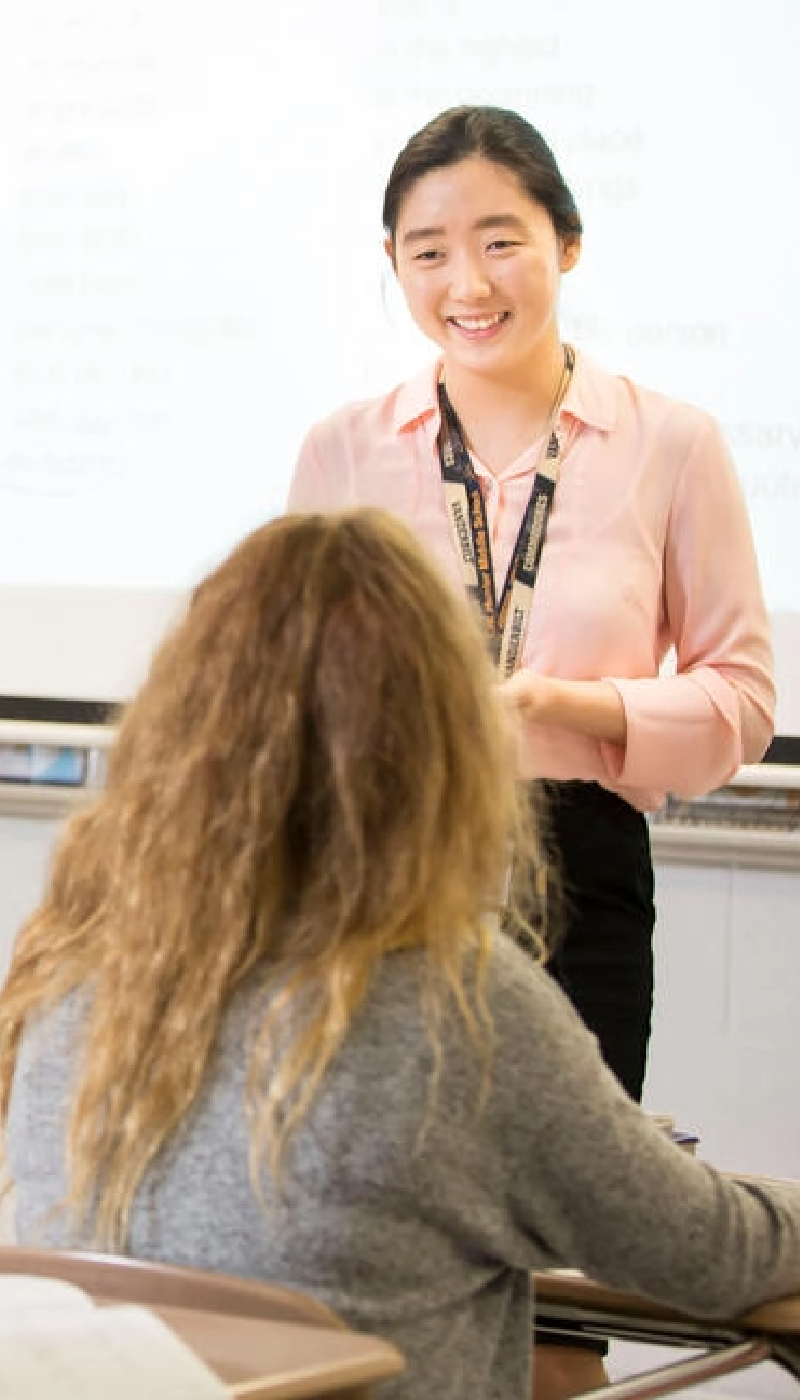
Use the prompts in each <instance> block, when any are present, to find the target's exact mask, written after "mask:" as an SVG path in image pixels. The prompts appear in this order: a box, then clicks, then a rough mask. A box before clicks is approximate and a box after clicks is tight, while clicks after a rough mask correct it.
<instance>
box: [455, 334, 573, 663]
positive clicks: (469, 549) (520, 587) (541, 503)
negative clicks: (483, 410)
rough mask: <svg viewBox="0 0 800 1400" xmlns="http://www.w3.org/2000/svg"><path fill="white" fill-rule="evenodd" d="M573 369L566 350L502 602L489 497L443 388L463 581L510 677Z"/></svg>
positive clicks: (532, 579) (538, 552)
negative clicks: (559, 420)
mask: <svg viewBox="0 0 800 1400" xmlns="http://www.w3.org/2000/svg"><path fill="white" fill-rule="evenodd" d="M574 366H575V352H574V350H573V349H572V346H571V345H565V346H564V368H563V370H562V373H561V378H560V380H559V384H558V389H557V391H556V396H555V399H554V400H553V405H552V408H551V409H550V413H549V415H548V424H547V431H546V434H545V445H544V450H543V452H542V455H541V457H540V459H539V462H538V463H537V466H536V472H535V475H534V478H533V487H532V489H531V494H530V499H529V501H528V504H527V506H526V508H525V513H524V515H523V517H522V523H521V524H520V527H519V533H518V535H517V540H516V544H515V545H514V552H513V554H512V556H511V561H510V563H509V566H508V572H507V574H506V579H505V583H504V585H503V591H502V594H501V596H500V601H499V603H498V600H497V595H496V591H495V586H494V569H493V566H492V550H491V544H490V539H489V522H488V520H487V517H486V505H485V502H484V499H483V493H482V491H481V488H480V483H479V481H478V477H477V475H476V472H475V468H474V467H473V465H472V459H471V457H470V455H469V451H468V449H467V446H466V443H465V442H464V435H463V433H462V431H461V425H460V423H459V421H458V418H457V417H456V413H455V409H454V408H453V405H452V404H451V402H450V400H449V398H448V397H447V390H446V388H445V386H444V384H443V383H441V382H440V384H439V407H440V410H441V416H442V427H441V430H440V433H439V440H438V448H439V462H440V465H441V469H442V481H443V483H444V490H445V500H446V504H447V513H448V515H449V517H450V523H451V526H452V529H453V539H454V542H455V545H456V550H457V553H458V556H459V558H460V559H461V564H462V572H463V577H464V582H465V584H466V586H467V589H468V591H469V592H470V593H471V594H472V596H473V597H474V598H475V600H476V602H477V604H478V606H479V608H480V611H481V614H482V616H483V619H484V622H485V624H486V629H487V631H488V633H489V637H490V639H491V646H492V654H493V656H494V660H495V664H496V665H497V668H498V670H499V671H500V674H501V675H502V676H503V677H506V676H511V675H513V673H514V671H515V670H516V668H517V666H518V665H519V660H520V656H521V653H522V645H523V642H524V640H525V633H526V631H527V626H528V618H529V616H530V610H531V604H532V602H533V590H534V587H535V584H536V578H537V575H538V572H539V563H540V561H541V557H542V549H543V548H544V540H545V534H546V533H547V522H548V520H549V518H550V511H551V509H552V506H553V498H554V496H555V490H556V481H557V480H558V469H559V466H560V462H561V457H562V447H561V440H560V438H559V436H558V433H557V432H556V427H555V423H556V419H557V417H558V412H559V409H560V408H561V404H562V403H563V400H564V395H565V394H566V392H567V388H568V387H569V382H570V379H571V378H572V371H573V368H574Z"/></svg>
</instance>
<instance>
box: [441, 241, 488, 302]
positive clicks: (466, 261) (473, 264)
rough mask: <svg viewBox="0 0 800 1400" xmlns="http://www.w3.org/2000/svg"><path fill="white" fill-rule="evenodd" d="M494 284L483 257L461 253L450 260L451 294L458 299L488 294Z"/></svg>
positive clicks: (463, 299)
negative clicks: (482, 260)
mask: <svg viewBox="0 0 800 1400" xmlns="http://www.w3.org/2000/svg"><path fill="white" fill-rule="evenodd" d="M491 290H492V284H491V281H490V280H489V277H488V275H487V272H486V268H485V267H484V266H483V263H482V262H481V259H480V258H479V257H476V256H475V255H474V254H471V253H466V252H464V253H461V254H459V255H458V256H457V257H453V258H451V260H450V295H451V296H452V297H453V298H454V299H456V300H458V301H467V300H469V299H470V298H471V297H485V296H488V295H489V293H490V292H491Z"/></svg>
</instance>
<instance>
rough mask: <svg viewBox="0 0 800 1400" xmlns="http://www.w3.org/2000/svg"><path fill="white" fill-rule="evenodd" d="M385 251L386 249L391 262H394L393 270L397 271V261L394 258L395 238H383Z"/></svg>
mask: <svg viewBox="0 0 800 1400" xmlns="http://www.w3.org/2000/svg"><path fill="white" fill-rule="evenodd" d="M383 251H384V253H385V254H386V256H387V258H388V259H389V262H390V263H391V264H392V268H393V270H394V271H395V272H396V271H397V263H396V262H395V260H394V240H393V239H392V238H389V237H386V238H384V240H383Z"/></svg>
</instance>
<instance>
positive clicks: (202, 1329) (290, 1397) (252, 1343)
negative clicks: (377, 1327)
mask: <svg viewBox="0 0 800 1400" xmlns="http://www.w3.org/2000/svg"><path fill="white" fill-rule="evenodd" d="M151 1311H152V1312H154V1313H155V1314H156V1315H157V1316H158V1317H160V1318H161V1319H162V1321H164V1322H165V1323H166V1324H167V1325H168V1326H169V1327H171V1328H172V1330H173V1332H175V1333H177V1335H178V1336H179V1337H180V1338H181V1339H182V1341H184V1342H185V1343H186V1344H187V1346H189V1347H191V1349H192V1351H194V1352H195V1353H196V1355H197V1356H199V1357H201V1359H202V1360H203V1361H205V1363H206V1365H207V1366H209V1367H210V1368H211V1370H212V1371H215V1372H216V1374H217V1375H218V1376H219V1378H220V1380H222V1381H224V1382H225V1383H226V1385H228V1386H229V1388H230V1394H231V1396H232V1397H233V1396H236V1397H242V1400H245V1397H246V1400H317V1397H318V1396H320V1397H321V1396H327V1395H338V1396H339V1397H340V1400H344V1398H345V1397H351V1398H352V1400H355V1397H356V1396H358V1397H359V1400H363V1398H364V1397H366V1395H367V1394H368V1387H369V1386H371V1385H373V1384H374V1383H375V1382H377V1381H381V1380H385V1379H386V1378H387V1377H389V1376H396V1375H397V1374H398V1373H399V1372H400V1371H402V1370H403V1368H404V1364H405V1363H404V1361H403V1358H402V1356H401V1355H400V1353H399V1351H397V1350H396V1348H395V1347H393V1346H391V1345H390V1344H389V1343H388V1342H384V1341H381V1340H380V1339H379V1338H377V1337H371V1336H368V1335H367V1334H366V1333H363V1332H348V1331H344V1330H343V1331H335V1330H334V1329H333V1328H331V1329H328V1328H324V1327H308V1326H305V1325H304V1324H302V1323H297V1322H275V1321H261V1320H260V1319H254V1318H249V1317H228V1316H224V1315H223V1314H222V1313H209V1312H201V1311H199V1310H197V1309H195V1308H173V1307H158V1308H152V1309H151Z"/></svg>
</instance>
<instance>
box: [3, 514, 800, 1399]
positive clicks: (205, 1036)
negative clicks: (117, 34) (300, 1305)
mask: <svg viewBox="0 0 800 1400" xmlns="http://www.w3.org/2000/svg"><path fill="white" fill-rule="evenodd" d="M392 629H393V630H392ZM509 737H510V736H508V735H506V733H505V728H504V724H503V721H502V717H501V714H500V712H499V710H498V709H497V707H496V702H495V698H494V692H493V683H492V679H491V672H490V669H489V663H488V660H487V658H486V657H485V656H484V653H483V643H482V638H481V636H480V634H479V631H478V629H477V625H476V624H474V622H473V620H472V619H471V617H470V616H469V615H468V613H467V612H466V610H465V609H464V607H463V605H462V604H461V603H460V602H459V601H458V600H456V599H454V598H451V596H450V594H449V593H448V592H447V590H446V588H445V587H444V585H443V584H442V583H441V581H440V580H439V579H438V578H437V577H436V575H435V574H434V573H433V572H432V571H431V568H430V566H429V565H427V564H426V563H425V561H424V560H423V558H422V556H421V555H420V554H419V553H418V552H417V550H416V549H415V547H414V545H413V542H412V541H411V539H410V537H409V536H408V535H407V534H406V532H405V531H404V530H403V528H402V527H400V526H398V525H395V524H391V523H390V522H389V521H388V520H387V519H385V518H383V517H381V516H375V515H371V514H367V515H360V514H359V515H355V516H347V517H343V518H342V519H327V520H323V519H322V518H320V517H308V518H306V517H302V518H297V519H289V520H286V521H282V522H275V524H274V525H272V526H269V527H267V528H266V529H265V530H264V531H262V532H259V534H257V535H256V536H254V537H252V538H251V539H250V540H249V541H246V542H245V543H244V544H243V545H242V546H241V547H240V549H239V550H238V551H237V552H236V553H235V554H234V555H233V556H232V559H231V560H229V561H227V562H226V563H225V564H223V565H222V566H221V568H220V569H219V570H218V571H217V573H216V574H215V575H213V576H212V577H211V579H210V580H209V581H208V582H207V583H206V584H205V585H203V586H202V587H201V589H200V590H199V593H198V596H197V598H196V599H195V601H194V603H193V606H192V608H191V609H190V611H189V615H188V617H187V619H186V620H185V621H184V622H183V623H182V624H181V625H180V626H179V628H178V629H177V631H176V633H175V635H174V636H173V637H172V638H170V639H168V641H167V642H166V643H165V646H164V648H163V650H162V652H161V653H160V654H159V656H158V657H157V658H156V661H155V664H154V668H153V672H152V675H151V677H150V678H149V680H148V682H147V683H146V685H145V687H144V688H143V690H142V692H141V694H140V696H139V697H138V698H137V700H136V701H135V702H134V704H133V705H132V707H131V710H130V712H129V713H128V715H127V716H126V718H125V720H124V722H123V724H122V727H121V733H120V739H119V744H118V747H117V752H116V753H115V756H114V767H113V768H112V773H111V776H110V781H109V787H108V791H107V792H106V793H105V794H103V795H102V796H101V798H100V799H99V802H98V804H97V806H96V808H94V809H93V810H91V811H89V812H87V813H86V814H84V815H83V816H82V817H81V818H79V819H78V821H77V822H76V823H75V824H74V825H73V827H72V828H71V830H70V831H69V832H68V834H67V837H66V840H65V843H64V845H63V847H62V849H61V850H60V852H59V853H58V854H57V857H56V861H55V864H54V868H53V875H52V878H51V882H50V885H49V888H48V891H47V894H46V898H45V901H44V903H43V905H42V907H41V909H40V910H39V911H37V913H36V915H34V917H33V919H32V920H31V921H30V923H29V925H28V927H27V928H26V929H25V930H24V931H23V934H22V936H21V938H20V940H19V944H18V947H17V949H16V951H15V958H14V963H13V967H12V970H11V974H10V977H9V980H8V982H7V984H6V986H5V988H4V989H3V991H2V993H0V1094H1V1097H0V1108H2V1112H3V1117H4V1123H5V1152H6V1156H7V1160H8V1162H9V1165H10V1168H11V1174H12V1176H13V1178H14V1180H15V1182H16V1188H17V1200H18V1234H19V1237H20V1240H21V1242H27V1243H34V1242H37V1241H38V1242H40V1243H50V1244H56V1245H64V1246H66V1245H72V1246H78V1247H86V1248H88V1247H98V1246H99V1247H106V1248H108V1247H110V1248H115V1249H118V1250H122V1251H125V1252H129V1253H131V1254H133V1255H134V1256H139V1257H143V1258H152V1259H161V1260H165V1261H169V1262H174V1263H177V1264H186V1265H191V1266H194V1267H200V1268H208V1269H217V1270H222V1271H224V1272H233V1273H240V1274H245V1275H250V1276H253V1277H261V1278H266V1279H270V1280H274V1281H276V1282H279V1283H284V1284H289V1285H294V1286H295V1287H298V1288H301V1289H303V1290H306V1291H308V1292H309V1293H312V1294H314V1295H315V1296H317V1297H318V1298H320V1299H321V1300H322V1301H324V1302H326V1303H328V1304H329V1305H330V1306H332V1307H333V1308H334V1309H335V1310H336V1311H338V1312H339V1313H341V1315H342V1316H343V1317H344V1318H345V1319H346V1320H347V1321H349V1322H351V1323H352V1324H353V1325H355V1326H358V1327H360V1328H364V1329H368V1330H372V1331H375V1332H377V1333H379V1334H381V1335H383V1336H385V1337H387V1338H388V1339H390V1340H392V1341H394V1342H395V1343H396V1344H397V1345H398V1346H399V1347H400V1349H401V1350H402V1351H403V1352H404V1354H405V1355H406V1357H407V1359H408V1363H409V1364H408V1371H407V1373H406V1374H405V1375H404V1376H402V1377H400V1378H398V1379H397V1380H396V1381H393V1382H391V1383H390V1385H387V1387H386V1394H387V1396H388V1395H389V1394H393V1395H395V1396H396V1397H398V1400H399V1398H400V1397H402V1400H422V1397H423V1396H426V1397H429V1396H431V1395H436V1396H437V1400H450V1397H452V1400H456V1397H458V1400H472V1398H473V1397H474V1400H478V1397H480V1400H489V1397H492V1400H522V1398H523V1397H524V1396H527V1394H528V1392H529V1386H530V1335H531V1305H530V1297H529V1282H528V1280H529V1271H530V1270H531V1269H533V1268H537V1267H543V1266H548V1265H567V1266H574V1267H581V1268H584V1269H586V1270H587V1271H588V1272H590V1273H592V1274H593V1275H595V1276H596V1277H598V1278H599V1279H601V1280H605V1281H607V1282H609V1283H612V1284H618V1285H621V1286H627V1287H634V1288H639V1289H642V1290H644V1291H646V1292H648V1293H651V1294H653V1295H654V1296H656V1297H658V1298H661V1299H663V1300H664V1301H667V1302H671V1303H674V1304H677V1305H678V1306H680V1305H684V1306H688V1307H696V1308H699V1309H702V1310H704V1311H709V1312H711V1311H716V1312H719V1313H731V1312H737V1311H739V1310H741V1309H743V1308H745V1307H748V1306H749V1305H751V1304H754V1303H756V1302H757V1301H759V1300H761V1299H762V1298H765V1297H767V1296H772V1295H775V1294H780V1293H784V1292H788V1291H791V1290H793V1289H797V1288H800V1188H793V1187H789V1186H786V1187H783V1188H780V1187H777V1186H776V1187H773V1188H770V1189H768V1188H766V1187H764V1188H763V1189H762V1190H760V1191H757V1190H756V1189H755V1188H753V1187H745V1186H740V1185H736V1184H735V1183H733V1182H731V1181H728V1180H725V1179H724V1178H722V1177H720V1176H719V1175H717V1174H716V1173H715V1172H714V1171H713V1170H712V1169H711V1168H708V1167H706V1166H704V1165H702V1164H701V1163H700V1162H697V1161H695V1160H693V1159H692V1158H690V1157H687V1156H684V1154H682V1153H679V1152H678V1151H676V1149H675V1148H674V1147H673V1146H672V1145H671V1143H669V1141H668V1140H667V1139H666V1138H665V1137H664V1136H663V1134H661V1133H660V1132H659V1131H658V1130H657V1129H656V1128H654V1127H653V1126H652V1125H651V1124H650V1122H649V1120H648V1119H647V1118H646V1117H645V1116H644V1115H643V1114H642V1113H641V1112H640V1110H639V1109H638V1107H637V1106H636V1105H634V1104H633V1103H632V1102H631V1101H630V1100H629V1099H628V1098H627V1097H626V1096H625V1094H624V1092H623V1091H622V1090H621V1089H620V1088H619V1086H618V1084H617V1081H616V1080H615V1079H614V1078H613V1076H612V1075H611V1074H610V1072H609V1071H608V1070H606V1069H605V1068H604V1066H603V1063H602V1061H601V1059H600V1056H599V1054H598V1052H597V1049H596V1046H595V1043H594V1041H593V1039H592V1038H591V1036H590V1035H589V1033H588V1032H587V1031H586V1030H585V1028H584V1027H583V1025H582V1024H581V1022H580V1021H579V1020H578V1018H577V1016H576V1014H575V1013H574V1012H573V1010H572V1009H571V1007H570V1006H569V1004H568V1003H567V1002H566V1000H565V999H564V998H563V996H562V994H561V992H560V991H559V990H558V989H557V988H556V987H555V985H554V984H553V982H552V981H551V979H550V978H549V976H548V974H547V973H546V972H545V971H543V970H542V969H541V968H540V967H539V966H537V965H536V964H535V963H534V961H533V960H532V959H531V958H530V957H529V955H528V954H527V953H524V952H522V951H521V950H520V949H519V948H518V947H517V946H516V945H515V944H514V943H513V942H512V941H511V939H510V938H509V937H507V935H506V934H503V933H499V932H495V931H493V930H494V929H496V927H497V914H498V908H497V905H498V893H499V891H500V890H501V888H502V886H503V876H504V873H505V869H506V865H507V860H508V855H509V850H510V843H511V841H512V838H513V840H514V841H515V842H516V844H517V847H518V849H522V848H524V844H525V842H526V841H527V840H530V833H528V832H526V828H525V823H524V817H523V814H522V812H521V810H520V807H519V799H518V796H517V791H516V785H515V782H514V778H513V765H512V764H511V762H510V754H509ZM512 923H513V920H512Z"/></svg>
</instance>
